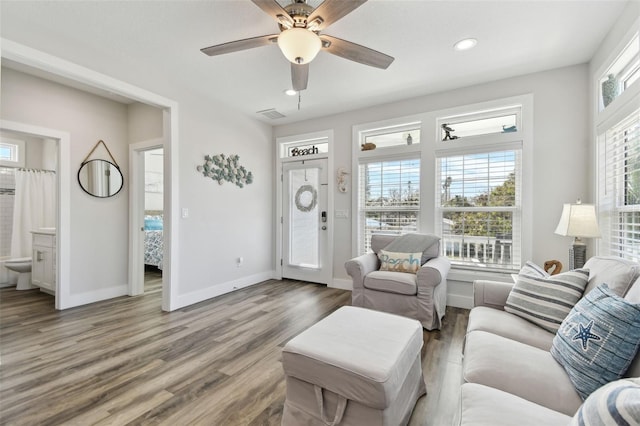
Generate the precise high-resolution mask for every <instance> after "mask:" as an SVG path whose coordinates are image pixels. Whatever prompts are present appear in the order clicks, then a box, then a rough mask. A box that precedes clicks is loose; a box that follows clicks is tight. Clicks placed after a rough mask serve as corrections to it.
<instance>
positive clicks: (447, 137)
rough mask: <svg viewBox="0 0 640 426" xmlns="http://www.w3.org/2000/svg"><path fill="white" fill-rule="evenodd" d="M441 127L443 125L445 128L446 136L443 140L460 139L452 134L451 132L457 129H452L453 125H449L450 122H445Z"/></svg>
mask: <svg viewBox="0 0 640 426" xmlns="http://www.w3.org/2000/svg"><path fill="white" fill-rule="evenodd" d="M440 127H442V130H444V138H442V140H443V141H450V140H453V139H458V137H457V136H451V132H455V131H456V130H455V129H452V128H451V127H449V125H448V124H446V123H445V124H443V125H441V126H440Z"/></svg>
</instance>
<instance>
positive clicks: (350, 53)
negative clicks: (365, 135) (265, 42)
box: [320, 34, 394, 69]
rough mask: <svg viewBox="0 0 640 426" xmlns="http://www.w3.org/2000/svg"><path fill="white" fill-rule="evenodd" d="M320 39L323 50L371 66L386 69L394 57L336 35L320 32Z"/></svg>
mask: <svg viewBox="0 0 640 426" xmlns="http://www.w3.org/2000/svg"><path fill="white" fill-rule="evenodd" d="M320 39H322V48H323V49H324V50H325V51H327V52H329V53H332V54H334V55H337V56H340V57H342V58H345V59H349V60H351V61H355V62H359V63H361V64H365V65H369V66H372V67H376V68H382V69H387V68H388V67H389V65H391V63H392V62H393V59H394V58H393V57H392V56H389V55H385V54H384V53H381V52H378V51H377V50H373V49H369V48H368V47H364V46H360V45H359V44H355V43H351V42H350V41H346V40H342V39H339V38H337V37H332V36H329V35H325V34H322V35H321V36H320Z"/></svg>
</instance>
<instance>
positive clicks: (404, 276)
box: [364, 271, 418, 296]
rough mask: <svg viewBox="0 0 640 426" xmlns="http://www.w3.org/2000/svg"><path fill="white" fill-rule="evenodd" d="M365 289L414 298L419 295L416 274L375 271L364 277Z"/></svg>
mask: <svg viewBox="0 0 640 426" xmlns="http://www.w3.org/2000/svg"><path fill="white" fill-rule="evenodd" d="M364 288H368V289H369V290H378V291H384V292H387V293H396V294H406V295H409V296H413V295H415V294H417V293H418V289H417V285H416V274H408V273H405V272H391V271H373V272H369V274H367V276H366V277H364Z"/></svg>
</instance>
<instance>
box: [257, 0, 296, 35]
mask: <svg viewBox="0 0 640 426" xmlns="http://www.w3.org/2000/svg"><path fill="white" fill-rule="evenodd" d="M251 1H252V2H253V4H255V5H256V6H258V7H259V8H260V9H262V10H263V11H264V12H266V14H267V15H269V16H271V17H272V18H273V19H275V20H276V21H278V22H279V23H280V24H282V25H283V26H285V27H286V28H291V27H293V18H292V17H291V16H289V14H288V13H287V11H286V10H284V8H283V7H282V6H280V4H279V3H278V2H277V1H276V0H251Z"/></svg>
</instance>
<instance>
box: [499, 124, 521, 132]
mask: <svg viewBox="0 0 640 426" xmlns="http://www.w3.org/2000/svg"><path fill="white" fill-rule="evenodd" d="M517 131H518V128H517V127H516V126H515V124H514V125H513V126H509V127H507V126H505V125H503V126H502V133H511V132H517Z"/></svg>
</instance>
